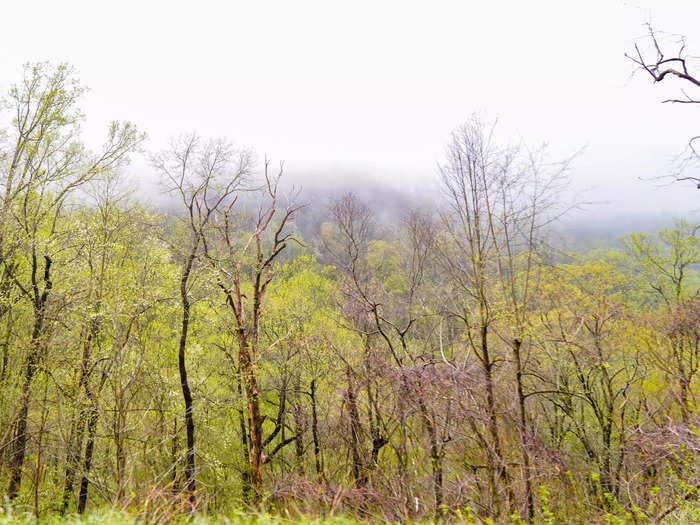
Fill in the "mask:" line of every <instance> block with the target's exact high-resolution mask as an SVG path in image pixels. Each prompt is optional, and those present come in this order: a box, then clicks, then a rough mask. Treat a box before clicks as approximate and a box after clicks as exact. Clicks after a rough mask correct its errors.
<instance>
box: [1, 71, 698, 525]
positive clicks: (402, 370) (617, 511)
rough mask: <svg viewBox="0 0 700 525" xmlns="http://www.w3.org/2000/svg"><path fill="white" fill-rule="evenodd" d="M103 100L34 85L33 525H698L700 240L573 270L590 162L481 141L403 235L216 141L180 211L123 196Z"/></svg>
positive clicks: (25, 277) (19, 89) (176, 157)
mask: <svg viewBox="0 0 700 525" xmlns="http://www.w3.org/2000/svg"><path fill="white" fill-rule="evenodd" d="M83 92H84V89H83V87H82V86H81V85H80V84H79V83H78V82H77V81H76V79H75V75H74V72H73V70H72V69H71V68H70V67H69V66H67V65H60V66H51V65H49V64H44V63H42V64H32V65H28V66H27V67H26V68H25V70H24V77H23V79H22V80H21V81H20V82H18V83H17V84H16V85H14V86H13V87H12V88H11V89H10V91H9V93H8V97H7V100H6V104H5V109H6V114H7V116H8V118H7V126H6V127H5V129H4V130H3V134H2V141H1V142H0V173H1V188H2V196H1V198H0V481H2V483H3V491H4V494H5V505H6V507H7V508H8V509H9V508H15V509H22V510H26V511H28V512H33V513H34V514H35V515H36V516H37V517H40V516H47V515H51V514H65V513H73V512H76V513H83V512H85V511H86V510H87V509H90V508H100V507H103V506H116V507H118V508H122V509H125V510H127V511H129V512H133V513H135V514H137V515H139V516H141V517H142V518H144V519H146V520H153V521H167V520H168V519H170V518H172V517H173V516H176V515H179V514H182V513H192V512H197V511H201V512H209V513H232V512H236V511H238V510H240V509H245V508H249V509H255V508H257V509H261V508H265V509H274V510H276V511H280V512H282V511H284V512H286V513H287V515H302V514H303V515H307V514H308V515H328V514H333V513H347V514H351V515H354V516H356V517H358V518H362V519H368V518H382V519H387V520H405V519H422V518H428V517H442V518H445V519H458V520H462V521H465V522H473V521H476V520H482V521H484V522H486V521H488V520H492V521H493V522H513V523H526V522H534V521H537V520H541V521H544V522H554V520H555V519H556V520H557V521H565V520H567V519H574V520H583V521H594V520H599V519H603V518H604V517H605V518H607V519H608V520H609V521H615V520H628V521H630V522H634V523H647V522H658V521H660V520H663V519H664V518H668V519H674V518H675V519H681V518H679V517H683V518H688V517H690V516H691V513H692V512H695V513H696V514H695V515H696V516H697V498H698V489H699V486H700V475H699V474H698V472H699V471H698V460H697V458H698V452H699V450H700V433H699V431H698V426H699V420H698V410H697V395H698V369H699V368H700V296H699V295H698V290H699V289H700V273H699V272H698V264H699V263H700V244H698V237H697V233H698V228H700V226H698V225H697V224H693V223H690V222H687V221H684V220H679V221H678V222H677V223H676V225H675V226H674V227H671V228H666V229H663V230H661V231H660V232H658V233H656V234H644V233H639V234H632V235H628V236H626V237H624V238H623V239H622V244H621V246H620V247H619V248H613V247H611V248H609V249H607V248H606V249H599V250H593V251H589V252H587V253H566V252H563V251H562V250H559V249H558V248H557V246H556V243H555V242H554V240H553V239H554V238H553V237H552V235H550V228H549V227H550V226H551V224H552V223H553V222H555V221H556V220H557V219H558V218H559V217H561V215H562V214H564V213H566V212H567V207H566V205H564V204H563V203H564V199H563V197H562V192H563V190H565V189H566V187H567V182H568V179H567V176H568V175H567V174H568V171H567V169H568V163H567V162H552V161H551V159H550V158H549V157H548V156H547V152H546V151H545V150H543V149H529V148H526V147H524V146H517V145H516V146H513V145H509V144H506V143H503V142H500V141H499V140H498V133H497V129H496V128H495V126H494V125H493V124H492V123H489V122H486V121H483V120H480V119H479V118H477V117H473V118H471V119H470V120H468V121H467V122H466V123H465V124H464V125H463V126H461V127H460V128H458V129H457V130H455V132H454V133H453V134H452V136H451V139H450V141H449V144H448V146H447V149H446V153H445V155H444V159H443V162H442V163H441V165H440V169H439V173H438V178H439V183H440V187H441V189H442V192H441V195H440V198H439V199H437V200H436V202H434V203H433V205H431V206H430V207H423V208H419V207H415V209H406V210H404V212H403V214H402V218H401V219H400V220H397V221H394V222H392V223H386V222H382V221H379V220H377V218H376V214H377V211H378V210H374V209H371V208H370V207H369V206H368V205H367V204H366V203H364V202H362V200H361V199H360V198H358V197H357V196H356V195H354V194H352V193H347V194H343V195H339V196H337V197H336V198H335V199H334V200H333V201H332V202H331V203H330V204H329V205H326V203H305V202H304V200H303V192H298V191H293V190H292V191H289V190H287V189H286V187H285V186H283V185H281V184H280V181H281V180H282V178H283V170H282V167H281V166H280V167H278V166H276V165H275V164H273V163H272V162H270V161H268V160H264V161H263V162H256V158H255V155H254V154H253V153H252V152H250V151H248V150H245V149H240V148H235V147H234V146H232V145H231V144H230V143H229V142H227V141H226V140H223V139H214V140H207V139H204V138H201V137H198V136H197V135H195V134H193V135H189V136H184V137H179V138H177V139H174V140H173V141H172V143H171V145H170V147H169V148H168V149H166V150H164V151H162V152H160V153H157V154H152V155H150V159H151V166H152V170H153V171H154V172H155V173H157V174H158V176H159V177H160V179H161V180H162V183H163V186H164V188H165V190H166V191H167V192H168V193H169V194H170V195H171V196H172V198H173V202H176V203H177V205H176V206H175V210H174V211H170V212H165V211H163V210H158V209H153V208H152V207H149V206H147V205H145V204H144V203H142V202H139V201H138V200H137V199H135V198H133V196H131V195H129V194H128V192H126V191H125V186H126V184H125V183H124V179H123V177H122V176H121V175H120V174H121V173H122V171H123V168H124V166H125V164H126V163H127V162H128V160H129V158H130V156H132V155H134V154H135V153H137V152H139V151H140V150H141V149H142V147H143V144H144V140H145V135H144V134H143V133H141V132H140V131H139V130H137V129H136V128H135V127H134V125H133V124H130V123H113V124H111V125H110V126H109V127H108V133H107V139H106V141H105V144H104V146H103V147H102V148H101V149H99V150H98V151H91V150H90V149H88V148H87V147H86V146H85V145H84V143H83V142H82V140H81V135H80V127H79V126H80V122H81V120H82V118H83V114H82V113H81V111H80V109H79V102H80V97H81V95H82V94H83ZM310 205H313V206H323V207H324V210H325V212H324V213H323V214H322V216H323V220H322V221H320V222H319V224H317V225H316V228H315V230H314V232H313V233H312V234H308V233H307V234H306V235H305V236H302V234H301V233H300V231H299V228H298V227H297V226H296V222H295V221H296V219H297V218H298V217H300V216H302V215H303V214H304V213H305V212H306V208H307V207H308V206H310ZM694 509H695V510H694Z"/></svg>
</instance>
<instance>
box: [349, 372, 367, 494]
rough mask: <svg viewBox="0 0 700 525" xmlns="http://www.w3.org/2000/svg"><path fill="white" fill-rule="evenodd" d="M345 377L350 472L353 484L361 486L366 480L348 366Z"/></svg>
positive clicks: (350, 374)
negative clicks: (348, 419)
mask: <svg viewBox="0 0 700 525" xmlns="http://www.w3.org/2000/svg"><path fill="white" fill-rule="evenodd" d="M346 378H347V383H348V387H347V390H346V399H347V403H348V415H349V417H350V452H351V453H352V474H353V476H354V478H355V484H356V485H357V486H358V487H361V486H362V485H364V484H365V482H366V481H367V479H366V476H365V472H364V470H365V469H364V464H363V462H362V458H361V457H360V450H359V447H360V430H361V429H360V415H359V413H358V411H357V400H356V398H355V387H354V385H353V380H352V372H351V371H350V367H348V368H347V370H346Z"/></svg>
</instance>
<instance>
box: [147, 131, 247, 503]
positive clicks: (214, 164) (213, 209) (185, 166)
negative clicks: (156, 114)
mask: <svg viewBox="0 0 700 525" xmlns="http://www.w3.org/2000/svg"><path fill="white" fill-rule="evenodd" d="M153 162H154V165H155V167H156V168H157V169H158V171H159V172H160V173H161V174H162V176H163V177H164V178H165V181H166V184H167V187H168V190H169V191H170V192H171V193H175V194H176V195H177V196H178V197H179V199H180V201H181V204H182V207H183V209H184V212H185V217H184V221H185V224H186V228H187V230H188V237H189V241H188V243H187V245H186V246H187V247H186V250H185V253H184V254H183V261H182V269H181V274H180V302H181V305H182V322H181V327H180V340H179V346H178V369H179V372H180V387H181V390H182V397H183V400H184V403H185V414H184V416H185V430H186V434H187V452H186V466H185V477H186V480H187V481H186V482H187V492H188V497H189V500H190V503H191V504H192V505H193V506H194V504H195V490H196V469H195V428H194V413H193V400H192V390H191V387H190V383H189V380H188V378H187V356H186V351H187V335H188V332H189V327H190V319H191V313H190V309H191V305H192V301H191V281H192V276H193V271H194V270H195V264H196V262H197V260H198V259H199V257H200V256H201V255H202V253H203V250H204V247H205V245H206V242H207V236H208V235H210V233H211V231H210V230H211V227H212V221H213V220H214V218H215V217H216V214H217V213H218V212H220V211H221V210H223V209H227V210H230V209H231V207H232V206H233V205H234V204H235V202H236V201H237V200H238V195H239V192H240V191H241V190H242V189H243V186H244V184H245V182H246V180H247V176H248V174H249V168H250V156H249V155H248V153H247V152H236V151H235V150H234V149H233V147H232V146H231V145H230V144H228V143H226V142H225V141H223V140H216V141H215V140H211V141H208V142H206V143H205V144H202V143H201V141H200V139H199V138H198V137H197V135H195V134H192V135H189V136H187V137H182V138H180V139H179V140H176V141H174V142H173V143H172V146H171V149H170V150H169V151H166V152H163V153H161V154H160V155H159V156H157V157H155V158H154V159H153Z"/></svg>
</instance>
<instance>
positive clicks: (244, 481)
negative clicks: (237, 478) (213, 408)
mask: <svg viewBox="0 0 700 525" xmlns="http://www.w3.org/2000/svg"><path fill="white" fill-rule="evenodd" d="M242 380H243V379H242V377H241V368H240V366H239V367H238V370H237V371H236V383H237V387H238V396H239V399H240V400H241V402H243V387H242V386H241V382H242ZM238 426H239V427H240V432H241V450H242V451H243V465H244V468H243V469H241V492H242V496H243V501H245V502H246V503H250V502H251V486H250V454H249V453H248V428H247V427H246V424H245V416H244V415H243V408H239V409H238Z"/></svg>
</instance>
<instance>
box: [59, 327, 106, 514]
mask: <svg viewBox="0 0 700 525" xmlns="http://www.w3.org/2000/svg"><path fill="white" fill-rule="evenodd" d="M98 328H99V325H98V323H97V320H94V319H93V320H92V322H91V324H90V328H89V331H88V334H87V336H86V338H85V342H84V343H83V356H82V360H81V365H80V378H79V380H78V399H80V391H81V390H82V391H83V392H85V394H86V395H87V392H88V390H89V389H90V387H89V385H88V384H87V382H88V381H89V380H90V377H89V375H90V354H91V350H92V344H93V342H94V341H95V339H96V338H97V331H98ZM88 412H89V409H88V407H87V406H84V405H83V404H82V403H81V406H80V408H79V411H78V415H77V419H76V421H74V423H73V425H72V428H71V439H69V440H68V445H67V451H66V472H65V483H64V486H63V507H62V509H61V514H65V513H66V511H67V510H68V507H69V505H70V499H71V496H72V495H73V485H74V483H75V474H76V470H77V467H78V464H79V463H80V459H81V458H80V455H81V452H82V449H83V435H84V433H85V427H86V425H87V422H88Z"/></svg>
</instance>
